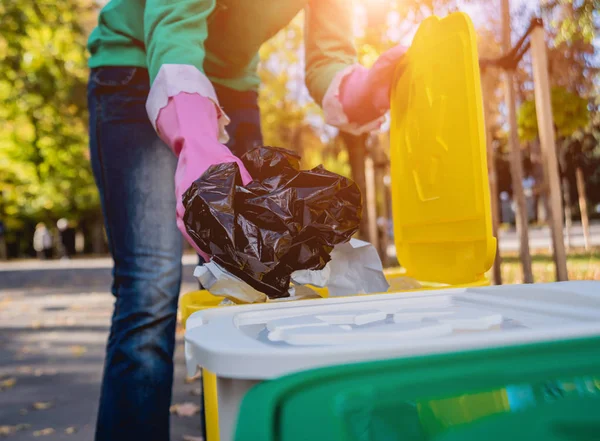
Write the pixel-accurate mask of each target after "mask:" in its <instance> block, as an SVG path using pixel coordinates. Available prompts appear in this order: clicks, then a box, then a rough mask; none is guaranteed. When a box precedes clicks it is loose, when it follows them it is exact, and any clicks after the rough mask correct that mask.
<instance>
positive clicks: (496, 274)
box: [483, 72, 502, 285]
mask: <svg viewBox="0 0 600 441" xmlns="http://www.w3.org/2000/svg"><path fill="white" fill-rule="evenodd" d="M489 80H490V77H489V75H486V73H485V72H483V94H484V112H485V127H486V143H487V164H488V176H489V182H490V202H491V208H492V232H493V234H494V237H495V238H496V240H497V241H498V243H497V246H496V258H495V259H494V267H493V279H494V285H502V269H501V264H502V257H501V256H500V242H499V241H500V238H499V236H498V226H499V225H500V219H499V210H498V181H497V175H496V160H495V158H494V147H493V144H492V141H493V136H492V123H491V121H490V119H491V112H490V95H491V92H492V91H491V86H490V82H489Z"/></svg>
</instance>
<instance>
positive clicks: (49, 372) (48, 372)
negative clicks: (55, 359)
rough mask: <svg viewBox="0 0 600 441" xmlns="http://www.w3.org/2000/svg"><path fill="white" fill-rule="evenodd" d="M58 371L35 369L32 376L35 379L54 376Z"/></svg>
mask: <svg viewBox="0 0 600 441" xmlns="http://www.w3.org/2000/svg"><path fill="white" fill-rule="evenodd" d="M57 373H58V371H57V370H56V369H42V368H37V369H36V370H34V371H33V375H35V376H36V377H41V376H42V375H56V374H57Z"/></svg>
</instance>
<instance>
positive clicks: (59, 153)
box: [0, 0, 99, 241]
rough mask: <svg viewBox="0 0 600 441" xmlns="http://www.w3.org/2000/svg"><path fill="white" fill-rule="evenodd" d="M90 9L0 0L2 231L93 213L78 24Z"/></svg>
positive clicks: (71, 1) (80, 2)
mask: <svg viewBox="0 0 600 441" xmlns="http://www.w3.org/2000/svg"><path fill="white" fill-rule="evenodd" d="M94 11H95V5H94V3H93V2H92V1H91V0H65V1H61V2H37V1H35V0H19V1H17V0H5V1H3V2H2V3H0V17H1V19H0V20H1V23H0V27H1V28H2V33H1V34H0V59H2V60H3V67H2V69H1V70H0V101H1V102H2V103H3V105H2V107H1V108H0V122H1V124H0V175H1V176H2V180H1V181H0V185H1V187H0V191H2V195H3V204H2V206H3V212H0V216H1V217H4V218H5V219H6V220H5V222H6V224H7V229H8V232H9V234H11V232H12V233H14V231H15V230H17V229H20V228H23V227H26V226H27V225H29V224H31V223H32V222H36V221H39V220H46V221H53V220H56V219H57V218H58V217H62V216H65V217H69V218H71V219H72V220H75V221H78V220H80V218H81V217H82V216H84V215H85V214H86V213H90V212H94V213H98V210H99V202H98V196H97V191H96V189H95V186H94V181H93V177H92V173H91V169H90V166H89V159H88V153H87V144H88V141H87V110H86V93H85V90H86V80H87V62H86V51H85V45H86V40H87V38H86V34H87V32H86V31H85V30H84V26H85V25H87V24H88V20H91V19H92V18H93V12H94ZM12 239H13V240H14V236H13V237H12ZM10 240H11V236H10V235H9V241H10Z"/></svg>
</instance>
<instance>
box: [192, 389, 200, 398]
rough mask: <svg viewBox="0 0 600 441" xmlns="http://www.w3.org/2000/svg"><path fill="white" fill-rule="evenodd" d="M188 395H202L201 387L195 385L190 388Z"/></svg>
mask: <svg viewBox="0 0 600 441" xmlns="http://www.w3.org/2000/svg"><path fill="white" fill-rule="evenodd" d="M190 395H192V396H194V397H201V396H202V388H201V387H195V388H194V389H192V390H191V391H190Z"/></svg>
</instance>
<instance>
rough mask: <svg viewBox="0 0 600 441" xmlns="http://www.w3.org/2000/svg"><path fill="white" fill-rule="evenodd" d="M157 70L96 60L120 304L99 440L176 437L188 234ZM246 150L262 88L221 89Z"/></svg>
mask: <svg viewBox="0 0 600 441" xmlns="http://www.w3.org/2000/svg"><path fill="white" fill-rule="evenodd" d="M149 89H150V84H149V77H148V72H147V70H145V69H141V68H135V67H103V68H98V69H93V70H92V72H91V75H90V80H89V84H88V106H89V112H90V121H89V124H90V127H89V129H90V155H91V162H92V168H93V171H94V176H95V179H96V183H97V185H98V190H99V192H100V198H101V201H102V210H103V214H104V220H105V226H106V233H107V237H108V243H109V248H110V252H111V254H112V257H113V259H114V269H113V285H112V293H113V295H114V296H115V307H114V312H113V316H112V323H111V328H110V336H109V338H108V345H107V349H106V361H105V366H104V377H103V381H102V390H101V398H100V408H99V412H98V421H97V428H96V441H120V440H124V441H125V440H127V441H131V440H133V439H140V440H144V441H154V440H156V441H166V440H168V439H169V407H170V404H171V389H172V383H173V351H174V348H175V325H176V313H177V300H178V296H179V290H180V284H181V253H182V245H183V239H182V236H181V234H180V232H179V230H178V229H177V227H176V225H175V189H174V181H173V178H174V173H175V166H176V158H175V155H174V154H173V153H172V152H171V150H170V149H169V148H168V147H167V146H166V145H165V144H164V143H163V142H162V141H161V140H160V139H159V137H158V136H157V135H156V133H155V131H154V129H153V128H152V126H151V125H150V122H149V120H148V116H147V114H146V109H145V103H146V98H147V96H148V91H149ZM217 94H218V95H219V99H220V101H221V104H222V106H223V108H224V110H225V111H226V113H227V114H228V115H229V117H230V118H231V121H232V122H231V124H230V126H228V131H229V133H230V136H231V141H230V143H229V146H230V148H231V149H232V151H234V153H236V154H237V155H241V154H243V153H244V152H245V151H246V150H248V149H249V148H251V147H253V146H254V145H255V144H261V143H262V138H261V131H260V116H259V110H258V104H257V94H256V93H254V92H235V91H233V90H229V89H224V88H218V89H217Z"/></svg>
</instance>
